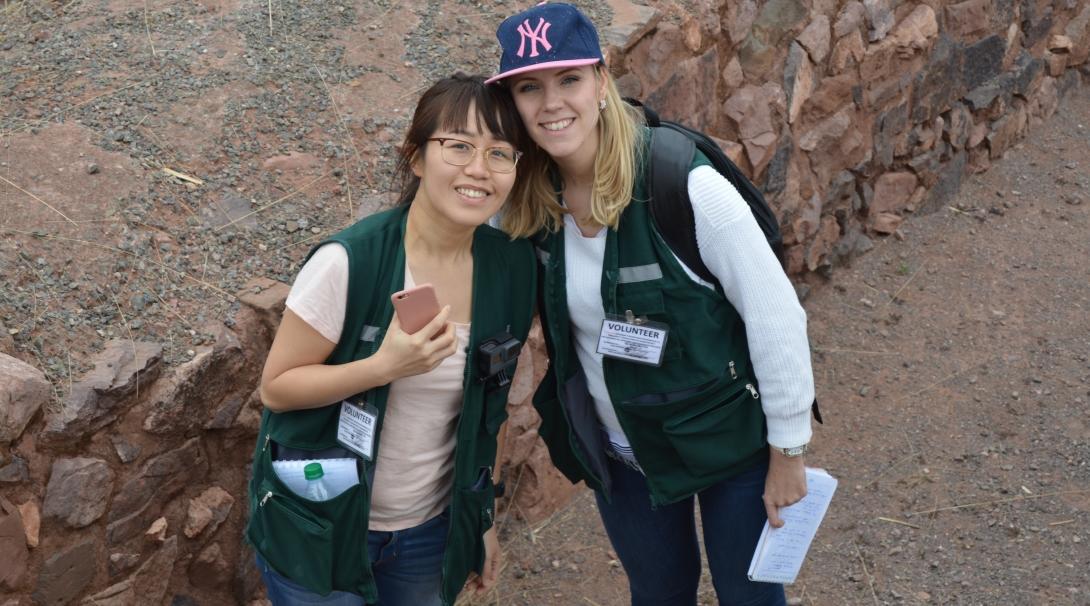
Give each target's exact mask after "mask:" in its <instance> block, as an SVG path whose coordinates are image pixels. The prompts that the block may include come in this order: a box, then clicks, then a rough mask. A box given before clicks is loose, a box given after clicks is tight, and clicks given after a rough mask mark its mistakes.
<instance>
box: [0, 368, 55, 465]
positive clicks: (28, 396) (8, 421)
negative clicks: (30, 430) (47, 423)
mask: <svg viewBox="0 0 1090 606" xmlns="http://www.w3.org/2000/svg"><path fill="white" fill-rule="evenodd" d="M52 394H53V390H52V388H51V387H50V385H49V381H48V380H46V378H45V375H44V374H43V373H42V371H40V370H38V369H37V368H34V367H33V366H31V365H30V364H27V363H25V362H23V361H21V360H18V359H16V358H13V357H11V356H9V355H7V354H3V353H0V445H5V446H6V445H7V444H9V443H11V442H13V441H15V439H16V438H18V437H19V436H21V435H22V434H23V430H24V429H26V426H27V424H28V423H30V420H31V419H32V418H34V415H35V414H36V413H37V412H38V409H39V408H41V407H42V405H43V404H45V403H46V402H48V401H49V399H50V398H51V397H52Z"/></svg>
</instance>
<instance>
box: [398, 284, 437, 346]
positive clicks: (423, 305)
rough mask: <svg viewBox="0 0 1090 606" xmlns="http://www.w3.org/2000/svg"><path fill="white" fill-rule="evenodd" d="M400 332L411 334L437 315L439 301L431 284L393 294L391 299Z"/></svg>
mask: <svg viewBox="0 0 1090 606" xmlns="http://www.w3.org/2000/svg"><path fill="white" fill-rule="evenodd" d="M390 299H391V301H393V304H394V311H395V312H396V313H397V320H398V322H399V323H400V324H401V330H403V331H405V333H406V334H410V335H411V334H413V333H416V332H417V331H419V330H420V329H421V328H424V327H425V326H427V324H428V322H431V321H432V319H433V318H435V316H437V315H438V314H439V299H438V298H437V297H436V296H435V288H433V287H432V285H431V284H420V285H417V286H414V287H412V288H407V289H405V290H401V291H398V292H395V293H394V294H393V295H392V296H391V297H390Z"/></svg>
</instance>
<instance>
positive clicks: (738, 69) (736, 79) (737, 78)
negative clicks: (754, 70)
mask: <svg viewBox="0 0 1090 606" xmlns="http://www.w3.org/2000/svg"><path fill="white" fill-rule="evenodd" d="M745 80H746V76H745V74H743V73H742V64H740V63H738V57H731V58H730V62H729V63H727V66H726V67H724V68H723V84H726V85H727V90H728V91H733V90H734V89H736V88H738V87H739V86H742V84H744V83H745Z"/></svg>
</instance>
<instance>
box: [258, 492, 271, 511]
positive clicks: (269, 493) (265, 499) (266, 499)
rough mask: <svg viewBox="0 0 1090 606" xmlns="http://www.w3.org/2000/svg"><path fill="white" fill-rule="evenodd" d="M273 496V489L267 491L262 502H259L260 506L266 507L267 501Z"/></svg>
mask: <svg viewBox="0 0 1090 606" xmlns="http://www.w3.org/2000/svg"><path fill="white" fill-rule="evenodd" d="M271 498H272V491H271V490H270V491H269V492H266V493H265V496H263V497H261V502H260V503H258V507H264V506H265V501H268V500H269V499H271Z"/></svg>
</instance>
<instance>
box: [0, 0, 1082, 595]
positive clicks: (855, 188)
mask: <svg viewBox="0 0 1090 606" xmlns="http://www.w3.org/2000/svg"><path fill="white" fill-rule="evenodd" d="M611 4H612V5H613V9H614V11H613V12H614V18H613V24H612V25H611V26H609V27H608V28H606V31H605V36H604V42H605V43H606V44H607V45H608V47H609V48H608V52H609V54H610V60H611V66H612V69H613V70H614V71H615V72H616V74H617V76H619V79H620V83H621V86H622V88H623V90H624V92H625V93H626V94H628V95H630V96H635V97H640V98H643V99H645V100H646V101H647V102H648V103H649V104H650V105H652V106H653V107H656V108H657V109H659V110H660V112H661V113H662V114H663V115H664V116H665V117H668V118H673V119H679V120H682V121H684V122H686V123H689V124H691V125H693V126H696V127H698V128H701V129H703V130H705V131H707V132H709V133H710V134H712V135H714V136H715V137H717V138H718V139H719V140H720V142H721V145H722V147H723V148H724V150H726V152H727V153H728V154H729V155H730V156H731V157H732V158H733V159H734V160H735V161H736V163H737V164H739V166H741V167H742V169H743V170H745V171H746V172H747V173H748V174H750V175H751V176H752V177H753V179H754V180H755V181H756V182H757V183H758V184H760V185H761V186H762V187H763V188H764V190H765V191H766V192H767V194H768V196H769V198H770V200H771V201H772V202H773V204H774V206H775V207H776V209H777V211H778V212H779V214H780V217H781V224H782V225H783V227H784V232H785V241H786V243H787V244H788V258H789V262H790V268H789V269H790V270H791V272H792V273H793V274H795V275H796V276H800V275H803V276H805V275H808V274H809V273H811V272H818V273H820V272H825V271H828V270H829V269H831V268H832V267H833V266H835V265H836V264H837V263H838V262H839V261H841V260H843V259H846V258H849V257H850V256H852V255H854V254H858V253H860V252H863V251H865V250H866V249H867V248H868V247H869V246H870V243H871V238H873V237H876V236H881V235H886V234H891V233H895V232H896V230H897V229H898V227H899V226H900V224H901V222H902V221H903V220H904V218H905V217H906V215H908V214H910V213H913V212H918V211H923V210H929V209H935V208H938V207H940V206H941V205H942V204H943V203H944V202H945V201H946V200H947V199H948V198H949V197H950V196H951V195H953V193H955V192H956V191H957V190H958V188H959V186H960V184H961V181H962V179H963V178H964V176H965V175H966V174H968V173H971V172H973V171H981V170H985V169H987V168H988V167H989V165H990V163H991V161H992V160H994V159H996V158H998V157H1000V156H1002V154H1003V153H1004V152H1005V151H1006V150H1007V149H1009V148H1010V147H1011V146H1012V145H1014V144H1015V143H1016V142H1017V141H1018V140H1019V139H1020V138H1022V137H1025V136H1031V135H1032V132H1033V130H1032V129H1033V126H1034V124H1035V122H1037V121H1038V120H1040V119H1042V118H1045V117H1048V116H1049V115H1051V114H1052V113H1053V112H1054V111H1055V109H1056V107H1057V104H1058V99H1059V97H1060V96H1061V95H1062V94H1066V93H1068V92H1071V91H1075V90H1078V89H1079V87H1080V86H1082V84H1083V80H1084V79H1085V78H1086V77H1088V76H1090V69H1088V67H1087V56H1088V54H1090V31H1088V24H1090V3H1088V2H1087V0H1077V1H1074V0H1057V1H1054V2H1046V1H1039V0H1022V1H1019V0H968V1H965V2H960V3H941V2H910V1H902V2H898V1H896V0H866V1H864V2H858V1H856V0H850V1H848V2H837V1H836V0H812V1H803V0H767V1H765V2H756V1H754V0H731V1H729V2H719V1H717V0H688V1H687V2H686V3H684V6H682V5H679V4H673V3H669V4H668V3H666V2H657V3H653V5H652V6H650V7H648V6H640V5H634V4H630V3H628V2H626V1H625V0H611ZM286 292H287V287H286V285H283V284H278V283H274V282H271V281H267V280H258V281H255V282H254V283H252V284H251V285H249V286H248V287H247V288H246V289H245V290H244V292H242V293H240V294H239V300H240V302H241V305H240V306H239V308H238V309H237V311H236V312H235V313H233V314H232V317H231V318H228V319H226V322H225V323H223V324H219V323H217V325H216V326H213V327H210V328H209V329H208V330H206V331H202V332H207V333H209V334H213V335H215V338H214V339H213V343H211V344H209V345H205V346H202V347H199V348H196V349H195V350H194V351H193V352H192V356H191V358H190V361H188V362H186V363H185V364H183V365H181V366H179V367H177V368H172V369H165V368H163V365H162V362H161V351H162V345H161V344H156V343H139V342H136V343H133V342H130V341H114V342H110V343H108V344H107V346H106V348H105V349H104V351H103V352H102V353H101V354H100V355H99V357H98V359H97V360H96V365H95V369H94V370H93V371H91V372H90V373H88V374H87V375H86V376H84V377H82V378H81V379H80V380H79V381H77V382H75V383H74V384H73V385H71V387H70V389H69V390H68V395H67V396H66V397H65V398H64V399H63V400H62V401H60V402H59V403H57V404H51V402H52V401H53V398H54V396H53V394H52V388H51V387H50V384H49V383H48V382H47V381H46V380H45V378H44V376H43V375H42V374H41V372H40V371H38V370H37V369H35V368H34V367H33V366H30V365H28V364H26V363H24V362H21V361H19V360H17V359H15V358H12V357H10V356H7V355H5V354H3V353H0V489H2V492H0V562H2V563H3V564H2V566H0V604H4V606H11V605H15V604H30V603H34V604H69V603H76V602H80V603H89V604H99V605H103V606H105V605H110V606H123V605H128V604H134V605H135V604H160V603H172V604H219V603H245V602H246V601H247V600H250V599H252V598H254V597H255V596H258V595H260V588H259V587H258V580H257V578H256V576H255V571H254V569H253V565H252V563H251V562H252V559H251V558H252V554H251V553H250V551H249V549H248V548H246V547H245V545H244V543H243V541H242V529H243V527H244V524H245V520H246V515H247V504H246V496H245V495H246V479H247V477H248V474H249V461H250V457H251V453H252V450H253V442H254V438H255V436H256V430H257V425H258V421H259V415H260V403H259V401H258V400H257V398H256V396H255V394H254V390H255V387H256V384H257V380H258V377H259V373H260V369H261V364H262V362H263V360H264V357H265V354H266V352H267V351H268V347H269V344H270V343H271V339H272V334H273V331H274V330H275V326H276V325H277V324H278V323H279V318H280V313H281V312H282V310H283V302H284V297H285V296H286ZM535 334H536V335H537V336H536V338H535V339H534V340H532V345H533V346H532V347H528V348H526V350H525V351H524V353H523V359H522V364H520V371H519V374H518V376H516V378H515V385H514V386H513V387H512V391H511V400H512V402H513V404H512V405H511V407H510V411H511V419H510V422H509V427H510V431H509V435H508V439H507V441H506V449H505V451H506V456H505V460H506V461H507V465H505V468H506V469H507V470H508V471H507V473H506V477H505V480H506V483H507V487H508V490H509V491H510V492H511V496H510V498H509V499H507V503H508V510H509V511H511V512H513V513H514V514H515V515H518V516H520V517H523V518H526V519H530V520H540V519H542V518H544V517H545V516H548V515H549V514H550V513H552V512H553V511H555V510H556V509H557V508H558V507H560V506H562V505H563V504H564V503H565V502H566V501H567V499H568V498H569V497H570V495H571V494H572V492H573V490H574V488H573V487H571V486H570V485H569V484H568V483H567V481H565V480H564V479H563V478H561V477H560V476H559V474H558V473H557V472H556V471H555V470H554V469H553V468H552V467H551V465H550V464H549V462H548V454H547V452H546V450H545V448H544V446H543V445H542V443H541V441H540V440H539V439H538V436H537V432H536V424H537V419H536V415H535V414H534V413H533V410H532V407H531V406H529V405H528V401H529V398H530V395H531V393H532V391H533V387H534V385H535V384H536V382H537V381H538V380H540V378H541V376H542V375H543V374H544V371H545V368H546V366H547V360H546V359H545V356H544V351H543V348H542V347H541V341H540V332H539V331H538V332H536V333H535ZM6 337H7V335H6V333H5V331H0V352H4V351H7V352H13V351H14V344H13V343H12V342H11V340H10V338H6ZM501 519H502V518H501Z"/></svg>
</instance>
